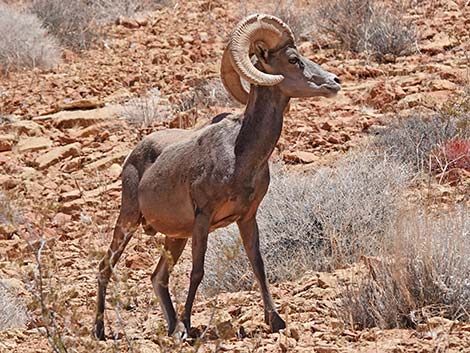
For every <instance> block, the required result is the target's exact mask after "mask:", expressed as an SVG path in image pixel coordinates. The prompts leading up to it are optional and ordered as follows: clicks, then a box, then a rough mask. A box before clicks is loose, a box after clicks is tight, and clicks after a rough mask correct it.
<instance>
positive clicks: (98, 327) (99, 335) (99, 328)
mask: <svg viewBox="0 0 470 353" xmlns="http://www.w3.org/2000/svg"><path fill="white" fill-rule="evenodd" d="M94 333H95V337H96V339H98V340H100V341H106V338H105V336H104V322H103V320H99V319H97V320H95V332H94Z"/></svg>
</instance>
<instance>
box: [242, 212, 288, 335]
mask: <svg viewBox="0 0 470 353" xmlns="http://www.w3.org/2000/svg"><path fill="white" fill-rule="evenodd" d="M237 225H238V229H239V230H240V235H241V237H242V240H243V246H244V247H245V251H246V254H247V255H248V259H249V260H250V263H251V267H252V268H253V272H254V274H255V276H256V279H257V280H258V284H259V286H260V289H261V294H262V296H263V303H264V319H265V321H266V323H267V324H268V325H269V326H270V327H271V331H272V332H278V331H279V330H281V329H284V328H286V323H285V322H284V320H282V319H281V317H280V316H279V314H278V312H277V310H276V307H275V305H274V302H273V299H272V296H271V293H270V291H269V286H268V281H267V279H266V272H265V270H264V262H263V258H262V257H261V252H260V250H259V230H258V224H257V223H256V218H255V217H253V218H251V219H248V220H246V221H238V222H237Z"/></svg>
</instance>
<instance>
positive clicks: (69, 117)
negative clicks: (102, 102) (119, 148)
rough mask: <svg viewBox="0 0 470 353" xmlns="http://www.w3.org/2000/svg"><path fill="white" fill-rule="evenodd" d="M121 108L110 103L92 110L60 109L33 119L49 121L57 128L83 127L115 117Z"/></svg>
mask: <svg viewBox="0 0 470 353" xmlns="http://www.w3.org/2000/svg"><path fill="white" fill-rule="evenodd" d="M121 111H122V108H121V107H119V106H117V105H110V106H107V107H103V108H100V109H93V110H73V111H61V112H58V113H54V114H49V115H43V116H38V117H36V118H33V120H35V121H44V122H47V121H51V122H52V125H54V126H55V127H56V128H58V129H70V128H74V127H81V128H85V127H88V126H91V125H93V124H96V123H98V122H102V121H104V120H108V119H114V118H116V117H117V116H118V115H119V113H120V112H121Z"/></svg>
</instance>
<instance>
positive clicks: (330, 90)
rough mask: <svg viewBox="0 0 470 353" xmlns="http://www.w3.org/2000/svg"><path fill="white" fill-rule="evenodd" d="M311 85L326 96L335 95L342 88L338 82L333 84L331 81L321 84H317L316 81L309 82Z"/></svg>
mask: <svg viewBox="0 0 470 353" xmlns="http://www.w3.org/2000/svg"><path fill="white" fill-rule="evenodd" d="M309 85H310V87H312V88H313V89H315V90H316V91H317V92H319V93H320V94H321V95H324V96H326V97H333V96H335V95H336V94H338V92H339V91H340V90H341V85H338V84H334V83H333V84H331V83H324V84H321V85H317V84H315V83H314V82H309Z"/></svg>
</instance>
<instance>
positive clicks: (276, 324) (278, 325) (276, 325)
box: [269, 312, 286, 332]
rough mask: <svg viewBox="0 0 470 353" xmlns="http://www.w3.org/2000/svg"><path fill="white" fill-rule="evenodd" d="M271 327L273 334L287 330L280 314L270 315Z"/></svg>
mask: <svg viewBox="0 0 470 353" xmlns="http://www.w3.org/2000/svg"><path fill="white" fill-rule="evenodd" d="M269 326H270V327H271V332H279V330H282V329H285V328H286V323H285V322H284V320H282V319H281V317H280V316H279V314H278V313H276V312H273V313H270V314H269Z"/></svg>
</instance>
